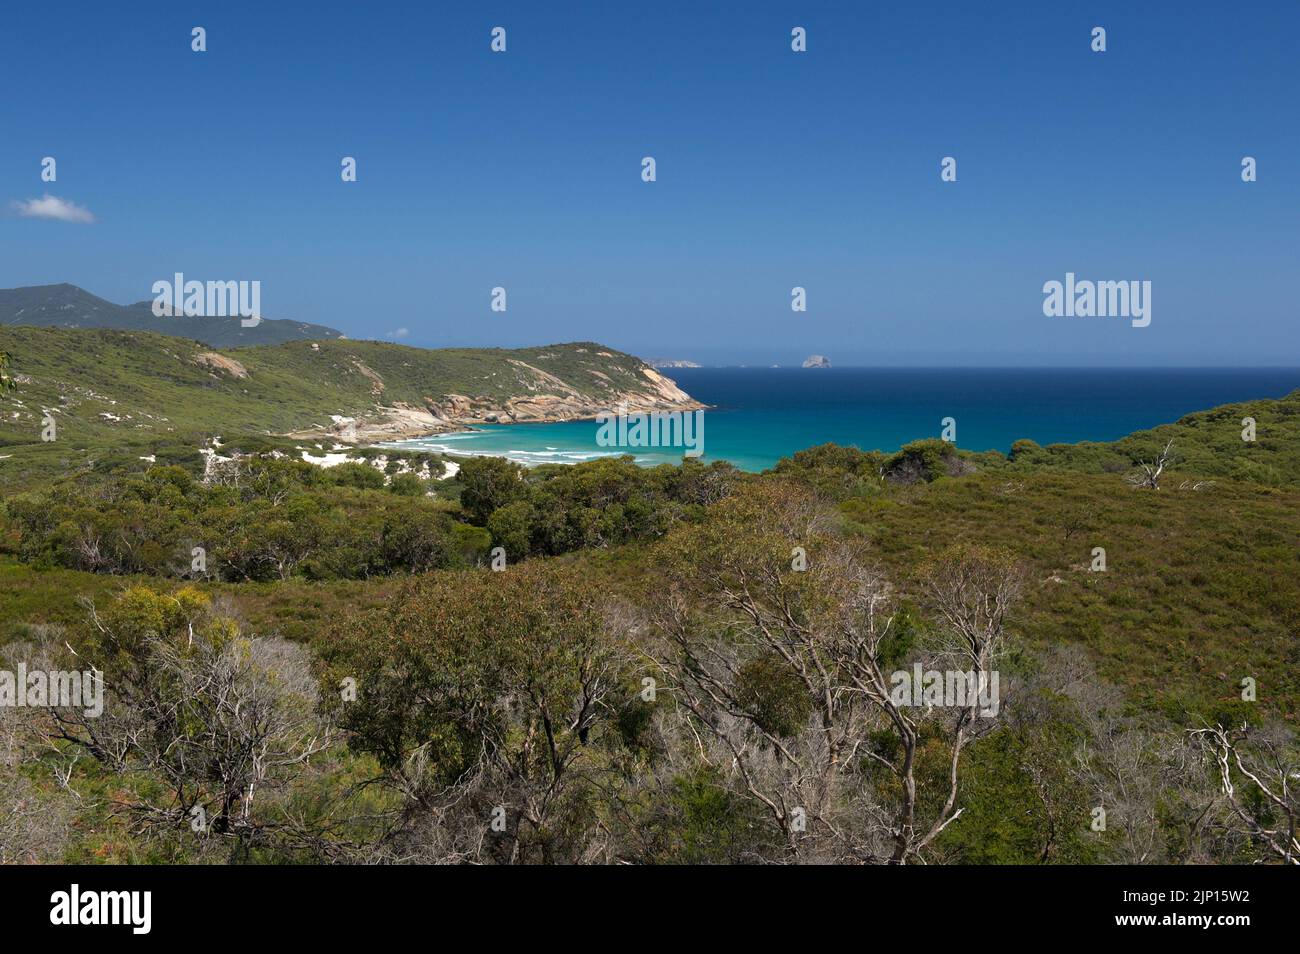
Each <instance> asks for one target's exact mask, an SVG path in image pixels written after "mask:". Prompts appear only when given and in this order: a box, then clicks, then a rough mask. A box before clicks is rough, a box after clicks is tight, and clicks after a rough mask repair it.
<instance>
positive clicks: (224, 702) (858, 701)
mask: <svg viewBox="0 0 1300 954" xmlns="http://www.w3.org/2000/svg"><path fill="white" fill-rule="evenodd" d="M19 394H20V396H21V394H22V386H21V384H20V391H19ZM1298 408H1300V394H1293V395H1291V396H1289V397H1288V398H1286V399H1283V400H1281V401H1260V402H1252V403H1250V404H1248V405H1238V406H1234V407H1229V408H1220V409H1216V410H1214V411H1208V412H1205V413H1203V414H1197V415H1191V416H1189V417H1188V418H1186V419H1184V420H1183V421H1180V422H1177V423H1176V424H1171V425H1167V426H1165V427H1161V428H1157V429H1155V430H1153V431H1151V432H1146V433H1143V434H1136V435H1132V436H1131V437H1129V438H1125V439H1124V440H1121V441H1117V442H1114V443H1112V444H1091V445H1078V446H1075V447H1063V446H1055V447H1049V448H1040V447H1037V446H1035V445H1031V444H1029V443H1027V442H1021V443H1019V444H1017V445H1016V447H1015V448H1014V450H1013V452H1012V454H1010V455H1008V456H1006V457H1003V456H1002V455H999V454H978V455H972V454H967V453H963V452H960V451H958V450H956V449H955V448H953V447H951V446H949V445H946V444H943V443H942V442H936V441H920V442H917V443H915V444H912V445H908V446H907V447H904V448H903V449H901V450H900V451H898V452H896V453H894V454H881V453H877V452H866V451H861V450H857V449H854V448H841V447H834V446H826V447H819V448H811V449H809V450H807V451H804V452H801V453H799V454H796V455H794V456H793V457H792V458H789V459H787V460H783V461H781V463H780V464H779V465H778V466H777V467H776V468H774V469H773V470H772V471H770V472H768V473H765V474H761V475H744V474H740V473H738V472H736V471H735V470H733V469H732V468H730V467H728V466H726V465H723V464H714V465H704V464H701V463H699V462H697V461H687V462H684V463H683V464H682V465H680V466H662V467H656V468H649V469H643V468H638V467H636V466H635V465H634V464H633V463H632V462H631V460H630V459H606V460H601V461H596V462H592V463H589V464H582V465H578V466H575V467H542V468H536V469H533V470H530V471H525V470H523V469H521V468H518V467H516V466H515V465H513V464H510V463H508V462H506V461H502V460H494V459H478V460H472V461H467V462H465V463H464V464H463V466H462V469H461V470H460V472H459V473H458V474H457V475H456V476H455V478H453V479H451V480H443V481H429V482H422V481H421V480H420V478H418V477H414V476H413V475H410V474H407V475H405V477H404V478H403V479H400V480H399V479H398V476H397V475H394V474H390V475H388V476H389V477H390V479H389V480H385V479H384V477H385V475H384V474H382V473H381V472H380V471H379V470H378V469H376V468H373V467H370V466H369V465H361V464H357V465H344V466H341V467H338V468H333V469H331V470H324V471H322V470H319V469H315V468H311V467H308V466H306V465H303V464H301V463H297V462H291V461H287V460H278V459H276V458H274V457H273V456H272V455H271V450H273V449H275V448H273V447H269V446H259V445H258V444H257V443H256V441H255V440H252V439H245V438H241V437H238V436H234V437H230V438H228V442H227V445H226V446H227V447H230V446H234V445H235V444H239V445H240V446H241V447H243V448H244V449H245V452H246V454H247V455H248V456H245V457H241V458H239V459H238V461H237V462H236V463H235V464H233V465H231V466H230V467H227V468H225V469H221V470H217V471H215V472H214V471H212V470H208V471H206V472H205V471H204V469H203V468H202V466H201V463H200V461H199V459H198V455H197V454H196V453H194V452H191V453H190V455H189V457H188V458H184V457H180V458H178V459H177V460H174V461H172V460H166V459H161V458H160V459H158V460H157V461H156V462H153V463H148V462H144V463H142V464H140V465H136V466H135V467H134V468H133V469H129V472H123V471H120V470H115V471H112V472H107V473H106V472H104V471H102V470H96V469H89V470H86V471H83V472H78V473H73V474H68V475H66V476H65V477H64V478H63V479H62V480H60V481H58V482H55V483H53V484H52V485H51V486H48V487H44V488H27V489H25V490H24V491H23V492H9V493H7V494H6V496H5V500H4V505H5V506H4V517H3V520H4V523H3V526H2V527H0V646H3V647H4V648H3V650H0V652H3V655H4V663H3V664H0V669H13V668H14V667H15V666H16V665H17V663H18V662H24V663H26V664H27V665H28V666H29V668H39V667H44V668H68V669H71V668H85V667H87V666H89V665H94V666H95V667H97V668H98V669H99V670H100V671H102V672H103V673H104V676H105V684H106V686H107V698H106V701H105V708H104V712H103V714H102V715H99V716H93V717H92V716H88V715H87V714H86V713H85V711H84V710H83V709H82V708H78V707H74V706H67V707H59V708H54V709H39V708H27V709H17V708H11V707H0V760H3V761H4V762H5V764H6V769H5V771H4V773H3V774H2V775H0V860H32V861H35V860H74V861H86V860H104V861H180V862H197V861H228V862H251V861H258V862H269V861H324V862H341V861H366V862H398V861H438V862H461V861H475V862H492V863H563V862H579V863H619V862H624V863H626V862H631V863H646V864H659V863H729V862H743V863H748V862H855V863H856V862H901V863H916V862H928V863H938V862H970V863H1015V864H1043V863H1047V864H1060V863H1100V862H1115V861H1129V862H1159V861H1167V862H1205V861H1210V862H1224V863H1253V862H1267V863H1272V862H1278V861H1281V860H1295V858H1296V856H1297V850H1298V849H1297V846H1296V845H1295V841H1294V839H1295V831H1296V827H1295V826H1296V824H1297V821H1298V820H1300V805H1298V804H1297V800H1296V795H1295V786H1294V782H1293V779H1294V776H1295V773H1297V772H1300V749H1298V748H1297V745H1296V742H1295V738H1294V734H1293V733H1294V729H1295V727H1296V723H1297V719H1298V718H1300V679H1298V677H1297V675H1296V674H1297V671H1298V664H1300V656H1297V646H1300V640H1298V639H1297V634H1298V633H1300V454H1297V446H1298V444H1300V415H1298V414H1297V409H1298ZM1245 416H1251V417H1254V418H1255V419H1256V420H1257V422H1258V428H1259V439H1258V440H1257V441H1256V442H1253V443H1251V442H1245V441H1242V439H1241V436H1240V431H1241V426H1242V425H1241V419H1242V418H1243V417H1245ZM1169 441H1172V447H1171V450H1170V454H1171V459H1170V460H1168V461H1167V462H1166V466H1165V469H1164V470H1163V471H1162V476H1161V477H1160V478H1159V480H1158V481H1157V482H1156V486H1155V487H1150V486H1147V487H1143V486H1142V483H1143V481H1142V480H1134V481H1130V480H1128V479H1126V478H1128V477H1130V476H1135V475H1136V476H1139V477H1140V476H1141V474H1142V471H1141V468H1140V465H1141V464H1142V463H1143V462H1150V461H1152V460H1154V459H1155V458H1156V457H1158V456H1159V455H1160V454H1161V453H1162V452H1163V451H1164V449H1165V448H1166V446H1168V444H1169ZM434 463H436V462H434ZM431 476H437V474H436V472H433V473H431ZM406 478H409V479H406ZM7 489H8V488H7ZM196 545H202V546H204V547H205V552H206V557H207V564H206V570H205V571H204V572H196V571H195V570H194V569H193V564H192V560H191V555H192V547H193V546H196ZM498 547H499V548H500V550H499V551H495V553H496V554H499V555H500V556H501V557H503V558H504V559H501V560H498V559H496V558H495V557H494V548H498ZM1098 548H1100V549H1102V550H1104V557H1103V558H1102V559H1103V561H1104V562H1103V563H1102V564H1099V563H1098ZM916 665H920V666H921V667H922V669H923V670H930V669H933V670H937V671H941V672H948V673H951V672H953V671H956V672H961V673H974V674H976V675H979V674H983V675H985V676H990V675H991V674H994V673H996V674H997V676H998V677H999V681H998V683H997V685H998V686H999V698H998V700H997V705H996V706H993V707H992V710H991V709H990V708H989V707H988V706H985V705H983V704H982V703H981V702H980V700H979V699H977V698H975V697H974V696H972V697H970V698H967V699H965V700H962V701H956V702H953V701H951V700H946V699H938V700H933V699H932V700H930V701H929V704H925V705H921V704H914V703H913V702H911V701H909V700H907V699H900V698H899V697H898V696H897V695H895V694H894V693H893V692H892V691H891V689H892V688H893V686H894V684H895V680H896V678H897V676H898V674H900V673H904V674H905V673H909V672H911V671H912V670H913V667H914V666H916ZM972 685H973V684H972ZM984 701H985V702H987V701H988V700H987V699H986V700H984ZM917 702H919V700H917ZM993 710H996V711H993ZM1224 766H1226V768H1224ZM1225 772H1226V779H1227V781H1228V782H1230V783H1231V786H1230V787H1229V786H1226V785H1225V784H1224V783H1225V775H1224V773H1225Z"/></svg>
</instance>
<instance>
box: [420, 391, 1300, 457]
mask: <svg viewBox="0 0 1300 954" xmlns="http://www.w3.org/2000/svg"><path fill="white" fill-rule="evenodd" d="M664 373H665V374H667V375H668V376H669V377H671V378H672V379H673V380H675V381H676V382H677V383H678V384H679V385H680V386H681V387H682V388H683V389H685V390H686V391H687V392H688V393H689V394H691V396H693V397H694V398H696V399H697V400H699V401H702V402H704V403H705V404H708V405H709V406H710V409H709V410H708V411H706V412H705V415H704V440H703V448H704V455H703V459H704V460H706V461H709V460H718V459H724V460H729V461H731V462H732V463H734V464H735V465H736V466H738V467H741V468H743V469H745V470H763V469H765V468H768V467H771V466H772V465H773V464H774V463H776V461H777V460H778V459H779V458H781V457H785V456H788V455H789V454H792V453H794V452H795V451H797V450H801V449H802V448H805V447H811V446H813V445H815V444H823V443H826V442H827V441H833V442H835V443H837V444H849V445H856V446H857V447H861V448H863V449H864V450H872V449H879V450H884V451H893V450H897V449H898V448H899V447H900V446H902V445H903V444H905V443H907V442H908V441H912V440H916V439H918V438H922V437H938V436H939V435H940V431H941V428H942V424H941V422H942V420H943V418H945V417H952V418H954V419H955V420H956V431H957V445H958V446H959V447H963V448H966V449H969V450H989V449H994V450H999V451H1006V450H1007V449H1008V448H1010V446H1011V444H1012V442H1014V441H1016V440H1019V439H1020V438H1022V437H1027V438H1031V439H1032V440H1035V441H1038V442H1039V443H1040V444H1051V443H1056V442H1074V441H1106V440H1113V439H1115V438H1118V437H1123V436H1124V435H1125V434H1129V433H1131V432H1133V431H1137V430H1143V429H1144V428H1148V427H1153V426H1155V425H1157V424H1164V423H1167V422H1170V421H1176V420H1178V418H1180V417H1182V416H1183V415H1185V414H1189V413H1191V412H1192V411H1200V410H1205V409H1207V408H1210V407H1213V406H1215V405H1218V404H1228V403H1232V402H1234V401H1245V400H1251V399H1254V398H1271V397H1281V396H1283V395H1285V394H1287V393H1289V392H1291V391H1293V390H1295V389H1297V388H1300V368H1264V369H1259V368H1251V369H1233V370H1223V369H1126V370H1096V369H1056V370H1030V369H1005V370H1000V369H917V368H906V369H888V370H886V369H878V368H828V369H817V370H813V369H808V370H805V369H802V368H674V369H671V370H666V371H665V372H664ZM596 433H597V424H596V423H595V422H594V421H582V422H574V423H567V424H515V425H504V426H492V427H483V428H482V429H478V430H475V431H472V432H466V433H463V434H440V435H437V436H435V437H432V438H428V439H425V440H421V441H409V442H403V444H404V445H411V444H415V445H419V446H422V447H427V448H435V449H438V450H442V451H445V452H447V453H451V454H466V455H478V454H489V455H498V456H506V457H510V458H513V459H515V460H518V461H521V462H523V463H528V464H536V463H576V462H577V461H581V460H590V459H593V458H595V457H603V456H608V455H611V454H618V453H632V454H634V455H635V456H636V457H637V459H638V460H639V461H641V462H643V463H646V464H653V463H659V462H662V461H676V460H679V459H680V457H681V452H680V450H678V451H672V450H669V449H659V448H632V449H627V450H619V449H616V448H608V447H600V446H598V445H597V442H596Z"/></svg>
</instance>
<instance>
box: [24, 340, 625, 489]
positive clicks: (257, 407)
mask: <svg viewBox="0 0 1300 954" xmlns="http://www.w3.org/2000/svg"><path fill="white" fill-rule="evenodd" d="M317 347H318V350H313V348H312V345H311V344H308V343H305V342H293V343H288V344H280V345H264V346H259V347H255V348H239V349H232V350H229V351H223V352H221V353H222V354H224V355H226V356H227V357H230V358H233V359H234V360H236V361H238V362H239V363H240V364H242V365H243V366H244V367H245V368H246V369H247V371H248V377H246V378H239V377H235V376H233V375H230V374H226V373H222V372H219V371H214V370H212V369H210V368H208V367H205V366H203V365H201V364H199V363H198V362H197V361H196V360H195V359H196V356H198V355H200V354H202V353H204V352H209V351H211V350H212V349H210V348H208V347H207V346H205V345H202V344H200V343H198V342H195V341H190V340H188V339H184V338H171V337H166V336H162V335H154V334H149V333H141V332H119V331H109V330H102V329H96V330H76V331H70V330H64V329H56V328H26V327H5V328H0V350H4V351H8V352H10V353H11V354H12V355H13V368H12V370H13V372H14V373H16V374H21V375H26V376H28V377H29V378H30V379H31V380H30V382H26V383H24V384H23V385H22V386H21V387H20V388H19V391H18V393H16V394H12V395H0V455H3V454H10V455H12V457H11V458H10V459H8V460H0V476H3V478H4V479H5V480H6V481H7V482H8V483H10V484H11V485H30V484H32V483H33V482H36V481H38V480H41V479H45V478H48V477H51V476H56V475H62V474H67V473H72V472H75V471H77V470H78V469H81V468H84V467H86V466H88V464H89V462H91V461H95V460H102V459H103V458H104V457H105V456H106V455H110V454H111V455H117V456H120V457H122V458H124V459H134V458H136V457H138V456H139V455H141V454H161V455H162V456H163V457H171V456H173V455H174V454H175V453H178V452H179V451H180V449H181V448H182V447H184V448H187V449H188V452H189V453H191V454H192V453H193V452H194V449H195V447H196V444H197V441H198V440H199V439H200V438H201V437H203V436H210V435H214V434H220V435H222V436H223V437H227V438H229V437H230V436H231V435H236V434H281V433H285V432H287V431H293V430H299V429H305V428H308V427H311V426H313V425H323V424H328V422H329V415H331V414H341V415H346V416H364V415H365V414H366V413H367V411H369V410H372V409H373V407H374V406H375V404H376V403H382V404H386V405H391V404H394V403H398V402H404V403H407V404H411V405H414V406H417V407H422V406H424V404H425V403H426V401H430V400H432V401H440V400H442V399H443V397H444V396H445V395H448V394H461V395H465V396H468V397H472V398H482V399H486V400H491V401H504V400H505V399H506V398H509V397H514V396H526V395H529V394H533V393H546V391H545V390H543V389H539V388H538V385H537V383H536V375H533V374H531V373H529V372H527V371H526V370H524V369H521V368H519V367H518V366H517V365H515V364H513V363H511V362H512V361H522V362H525V363H527V364H529V365H531V366H533V367H535V368H538V369H539V370H541V371H544V372H547V373H549V374H552V375H555V376H556V377H558V378H560V379H561V380H562V381H563V382H564V383H565V384H567V385H568V386H570V387H571V388H573V389H574V390H575V391H576V392H577V393H579V394H580V395H582V396H584V397H588V398H591V399H592V400H601V399H603V398H604V397H605V396H606V395H608V394H610V393H612V391H613V390H637V389H642V388H644V387H645V384H646V380H645V378H644V377H643V376H642V375H641V368H643V367H646V365H644V364H643V363H642V362H641V361H640V359H638V358H635V357H633V356H631V355H626V354H623V353H621V352H616V351H610V350H609V349H607V348H604V347H602V346H601V345H597V344H592V343H589V342H587V343H576V344H563V345H550V346H546V347H541V348H522V349H518V350H503V349H484V350H477V349H444V350H427V349H422V348H411V347H407V346H404V345H396V344H386V343H382V342H374V341H321V342H317ZM601 375H603V377H602V376H601ZM375 376H377V377H378V378H379V379H380V381H381V382H382V387H380V386H379V385H378V384H377V383H376V379H375ZM42 408H51V409H57V412H56V413H55V415H54V416H55V419H56V421H57V422H58V427H59V435H58V437H59V439H58V440H57V441H55V442H54V443H52V444H42V443H41V442H40V440H39V435H40V418H41V409H42ZM104 414H112V415H115V416H116V417H117V418H120V419H121V420H113V419H111V418H106V417H104V416H103V415H104Z"/></svg>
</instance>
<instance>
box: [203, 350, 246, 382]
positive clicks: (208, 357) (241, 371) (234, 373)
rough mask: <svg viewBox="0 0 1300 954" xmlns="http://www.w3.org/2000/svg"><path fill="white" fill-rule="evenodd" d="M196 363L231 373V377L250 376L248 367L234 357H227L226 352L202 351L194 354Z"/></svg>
mask: <svg viewBox="0 0 1300 954" xmlns="http://www.w3.org/2000/svg"><path fill="white" fill-rule="evenodd" d="M194 363H195V364H197V365H199V366H201V367H204V368H209V369H210V370H213V371H220V372H222V373H224V374H229V375H230V376H231V377H235V378H246V377H248V369H247V368H245V367H244V366H243V365H242V364H240V363H239V362H238V361H236V360H235V359H234V358H227V357H226V356H225V355H224V354H218V353H217V352H215V351H200V352H199V353H198V354H196V355H195V356H194Z"/></svg>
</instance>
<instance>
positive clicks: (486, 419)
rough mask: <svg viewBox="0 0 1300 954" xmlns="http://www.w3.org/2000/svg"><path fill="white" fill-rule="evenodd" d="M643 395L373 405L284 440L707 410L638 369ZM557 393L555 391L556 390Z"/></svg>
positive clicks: (352, 440) (571, 394)
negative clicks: (642, 377) (623, 413)
mask: <svg viewBox="0 0 1300 954" xmlns="http://www.w3.org/2000/svg"><path fill="white" fill-rule="evenodd" d="M641 373H642V374H644V375H645V377H646V388H645V390H639V391H621V392H616V393H615V394H614V395H613V396H612V400H610V401H608V402H597V401H594V400H592V399H591V398H589V397H586V396H584V395H581V394H578V393H577V392H576V391H573V390H571V389H567V388H565V389H564V390H565V391H566V392H567V393H563V394H530V395H526V396H519V397H513V398H510V399H509V400H507V401H505V402H504V403H502V402H498V401H492V400H490V399H485V398H471V397H467V396H465V395H463V394H447V395H444V396H443V397H442V399H441V400H438V401H432V400H431V401H429V402H428V403H427V404H426V405H425V406H424V407H415V406H412V405H410V404H405V403H395V404H393V405H379V404H377V405H375V407H374V409H373V411H370V412H367V413H366V414H364V415H362V416H359V417H344V416H335V417H334V418H333V419H332V422H331V423H330V424H329V425H317V426H316V427H314V428H311V429H308V430H304V431H297V432H294V433H291V434H288V435H286V436H288V437H292V438H295V439H301V440H310V439H320V438H329V439H331V440H335V441H339V442H340V443H344V444H367V443H381V442H384V441H395V440H409V439H412V438H417V437H428V436H430V435H434V434H445V433H447V432H449V431H458V430H466V429H470V428H473V427H475V426H476V425H483V424H555V423H562V422H566V421H585V420H595V419H596V417H597V416H598V415H600V414H602V413H607V412H609V411H613V410H615V409H616V408H622V407H623V406H626V411H627V413H630V414H642V413H653V412H666V411H698V410H704V409H706V408H707V405H705V404H701V403H700V402H699V401H696V400H695V399H694V398H692V397H691V396H690V395H689V394H687V393H686V392H685V391H683V390H682V389H681V388H679V387H678V386H677V384H676V383H675V382H674V381H672V380H671V379H670V378H667V377H665V376H663V375H662V374H659V373H658V372H657V371H655V370H653V369H651V368H648V367H647V368H643V369H642V370H641ZM557 390H559V389H557Z"/></svg>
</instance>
